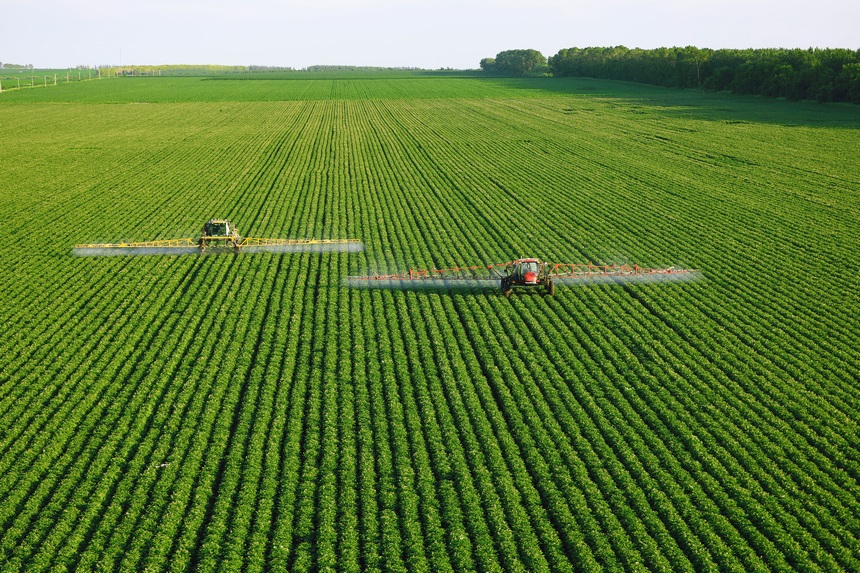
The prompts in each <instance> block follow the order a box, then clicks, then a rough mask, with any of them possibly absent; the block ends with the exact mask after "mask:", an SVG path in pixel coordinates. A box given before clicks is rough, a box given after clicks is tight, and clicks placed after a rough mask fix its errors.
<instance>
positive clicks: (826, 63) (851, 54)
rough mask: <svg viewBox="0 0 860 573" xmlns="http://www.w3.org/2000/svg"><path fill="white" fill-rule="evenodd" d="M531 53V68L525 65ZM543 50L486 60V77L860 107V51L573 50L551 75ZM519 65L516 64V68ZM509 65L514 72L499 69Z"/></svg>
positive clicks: (554, 64) (553, 65)
mask: <svg viewBox="0 0 860 573" xmlns="http://www.w3.org/2000/svg"><path fill="white" fill-rule="evenodd" d="M524 53H528V55H529V56H530V58H528V60H527V61H528V62H529V65H528V66H517V65H515V64H516V63H518V62H520V61H522V58H516V57H512V56H518V55H522V54H524ZM534 53H535V50H507V51H504V52H500V53H499V54H498V55H497V56H496V58H494V59H493V58H485V59H483V60H481V68H482V69H483V70H484V71H485V72H493V73H502V74H509V75H529V74H533V73H534V72H535V71H538V72H540V71H543V70H546V71H547V72H548V73H550V74H551V75H553V76H555V77H592V78H600V79H611V80H624V81H631V82H640V83H646V84H652V85H658V86H666V87H674V88H698V89H705V90H711V91H723V90H727V91H731V92H734V93H737V94H744V95H761V96H766V97H784V98H787V99H790V100H815V101H820V102H851V103H860V50H856V51H855V50H849V49H832V48H826V49H819V48H809V49H799V48H795V49H784V48H768V49H744V50H736V49H720V50H713V49H708V48H697V47H694V46H687V47H683V48H681V47H673V48H656V49H653V50H645V49H641V48H632V49H631V48H627V47H625V46H615V47H589V48H575V47H574V48H567V49H562V50H559V52H558V53H557V54H556V55H554V56H550V57H549V59H548V61H547V63H548V67H547V68H544V67H542V66H540V65H537V64H536V63H535V56H534ZM511 61H513V62H514V65H511V64H510V63H509V62H511ZM500 63H506V65H499V64H500Z"/></svg>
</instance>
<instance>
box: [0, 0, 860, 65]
mask: <svg viewBox="0 0 860 573" xmlns="http://www.w3.org/2000/svg"><path fill="white" fill-rule="evenodd" d="M618 45H624V46H627V47H628V48H634V47H639V48H658V47H661V46H691V45H692V46H698V47H700V48H714V49H717V48H779V47H781V48H809V47H818V48H850V49H852V50H857V49H860V1H858V0H816V1H814V2H813V1H811V0H802V1H800V0H642V1H635V0H603V1H601V0H590V1H585V0H519V1H517V0H438V1H434V0H352V1H349V0H0V62H9V63H14V64H33V65H34V66H35V67H37V68H67V67H75V66H78V65H89V66H102V65H156V64H225V65H263V66H285V67H293V68H297V69H300V68H304V67H307V66H311V65H317V64H329V65H365V66H385V67H418V68H426V69H439V68H455V69H469V68H477V67H478V65H479V62H480V60H481V58H485V57H494V56H495V55H496V54H497V53H498V52H501V51H503V50H510V49H521V48H530V49H535V50H539V51H540V52H541V53H543V54H544V55H545V56H551V55H554V54H556V53H557V52H558V51H559V50H560V49H563V48H570V47H574V46H575V47H580V48H582V47H587V46H618Z"/></svg>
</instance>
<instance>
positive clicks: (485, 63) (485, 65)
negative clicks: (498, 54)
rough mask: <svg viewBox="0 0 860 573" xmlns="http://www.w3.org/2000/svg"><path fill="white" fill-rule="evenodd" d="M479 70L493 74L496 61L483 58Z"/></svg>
mask: <svg viewBox="0 0 860 573" xmlns="http://www.w3.org/2000/svg"><path fill="white" fill-rule="evenodd" d="M481 70H483V71H485V72H495V71H496V59H495V58H483V59H482V60H481Z"/></svg>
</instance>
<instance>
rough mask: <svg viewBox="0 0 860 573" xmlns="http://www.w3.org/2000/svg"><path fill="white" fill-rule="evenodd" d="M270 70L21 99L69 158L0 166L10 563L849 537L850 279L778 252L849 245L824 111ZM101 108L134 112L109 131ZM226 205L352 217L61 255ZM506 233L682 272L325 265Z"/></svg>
mask: <svg viewBox="0 0 860 573" xmlns="http://www.w3.org/2000/svg"><path fill="white" fill-rule="evenodd" d="M414 81H419V80H414ZM422 81H423V80H422ZM93 83H96V82H93ZM168 83H169V82H168ZM198 83H199V84H206V83H207V82H197V83H195V86H196V87H194V89H198V88H199V85H198ZM208 83H211V84H219V85H220V86H221V87H219V89H223V85H221V84H220V82H208ZM228 83H229V82H228ZM234 83H242V82H234ZM170 85H173V84H170ZM225 85H226V84H225ZM243 85H246V86H247V87H244V88H243V89H246V90H251V91H249V92H247V94H246V95H247V96H248V97H249V98H250V97H251V96H255V95H260V92H255V91H253V90H254V89H255V88H254V82H249V83H248V84H243ZM401 87H402V86H401ZM289 88H290V89H291V90H294V91H295V90H298V91H300V92H301V91H302V90H315V91H314V93H310V92H307V93H305V92H302V93H303V94H304V95H303V96H302V98H304V99H310V100H314V101H304V102H285V103H266V102H253V103H248V104H247V105H238V104H236V103H235V102H227V101H225V102H222V103H211V102H210V103H197V104H194V103H181V104H169V105H167V104H165V105H159V106H151V107H152V108H153V109H149V110H147V109H145V108H146V107H147V106H138V107H137V108H134V107H133V106H118V107H117V109H103V107H104V106H103V107H102V108H100V110H99V114H101V116H100V115H99V114H95V113H93V112H92V110H91V109H90V108H87V107H86V106H84V108H83V109H84V110H85V111H86V113H88V114H90V115H88V116H87V117H88V118H89V121H91V123H92V125H91V126H90V127H89V128H85V125H86V122H80V121H76V120H75V119H73V118H71V117H66V116H64V115H63V113H62V112H59V111H57V110H49V113H48V119H49V120H50V121H54V120H55V119H58V118H59V119H62V120H63V121H65V122H67V124H66V127H65V128H64V131H63V134H64V135H63V137H61V138H58V139H57V140H56V141H55V142H54V143H51V142H50V141H49V138H48V137H47V134H48V133H49V132H50V130H49V129H48V128H47V127H46V125H44V124H42V123H40V122H39V121H38V120H37V119H35V118H30V119H29V120H28V121H29V125H31V126H32V127H33V128H34V130H35V131H33V132H32V133H29V134H28V135H27V136H26V137H25V138H24V139H25V140H26V141H25V142H22V145H23V144H25V143H26V144H33V143H34V142H40V141H41V142H42V144H44V145H47V146H48V150H49V151H48V152H47V153H49V154H50V153H53V154H55V155H56V156H57V157H59V158H62V159H63V160H65V161H66V162H67V163H68V165H69V168H68V171H66V172H63V173H59V174H57V175H55V177H56V180H54V181H50V182H49V183H48V184H46V190H43V191H40V196H39V197H40V200H39V201H30V202H27V201H24V200H22V199H21V198H22V197H24V196H25V195H26V193H25V191H24V190H23V189H22V188H21V187H16V188H15V189H13V190H12V191H11V192H10V194H9V195H8V196H6V197H4V198H2V199H0V200H2V201H3V204H4V205H9V206H10V210H9V211H8V213H9V214H10V215H14V217H15V219H16V220H17V221H18V222H17V223H16V224H15V226H14V235H15V236H16V237H18V238H19V241H18V243H17V244H16V245H14V246H13V248H12V249H11V250H10V251H8V252H6V253H4V254H0V257H3V259H4V263H8V264H4V265H3V268H4V270H3V273H4V275H5V276H6V277H7V278H12V280H9V281H7V282H8V283H9V285H10V286H9V288H8V289H6V290H5V291H4V292H2V293H0V304H2V305H3V310H4V319H3V320H4V326H5V327H6V330H7V331H8V332H9V336H7V337H6V338H5V339H4V340H3V342H2V348H0V350H2V351H3V357H4V358H3V361H2V362H0V374H2V380H4V381H3V382H2V383H0V412H2V414H0V424H2V426H3V428H4V430H3V432H2V433H0V502H2V503H0V531H2V535H0V562H2V563H3V565H4V566H5V567H6V568H9V569H16V568H17V569H26V570H31V571H41V570H46V569H52V568H56V567H57V566H63V567H67V568H77V569H79V570H84V569H96V568H102V569H108V570H116V569H133V568H139V569H153V570H168V569H169V570H176V571H183V570H203V571H218V570H238V569H245V570H248V571H260V570H266V569H276V568H277V569H287V570H308V569H316V570H326V571H334V570H343V571H359V570H368V571H382V570H385V571H479V570H480V571H580V570H583V571H600V570H614V571H622V570H624V571H628V570H639V571H645V570H648V571H678V570H701V571H792V570H797V569H803V570H807V571H850V570H856V569H858V568H860V563H858V561H857V557H856V555H858V553H860V522H858V520H857V517H856V516H857V515H858V514H860V512H858V510H860V497H858V492H857V488H856V481H857V479H858V476H859V475H860V454H858V451H857V448H856V444H855V443H853V441H852V439H851V436H852V435H854V434H856V433H857V430H858V427H857V422H856V412H857V406H858V401H860V396H858V391H857V388H856V385H855V384H854V370H855V368H854V366H853V365H854V364H856V363H857V361H858V360H860V355H858V351H857V348H858V346H857V345H854V344H853V342H856V333H857V332H858V329H857V322H856V318H854V314H852V311H853V310H856V303H857V301H856V296H854V294H856V293H854V294H852V293H853V291H852V289H853V287H854V286H856V285H855V284H854V282H855V281H853V279H852V277H851V276H850V275H848V274H845V273H830V274H821V273H817V272H813V267H814V266H815V265H812V264H811V263H810V261H809V260H808V258H806V257H801V256H798V253H800V254H808V253H807V252H806V250H807V249H818V250H819V252H820V256H821V258H822V259H821V260H822V261H823V262H826V263H828V264H834V263H835V262H836V261H839V260H842V261H844V262H845V264H847V265H848V268H851V265H852V264H853V263H856V262H857V261H856V253H852V252H851V251H850V249H849V248H848V247H846V245H848V244H850V241H849V240H848V239H849V238H850V232H849V231H848V230H846V227H847V224H848V223H850V221H851V220H852V219H851V218H852V217H856V214H857V213H856V207H854V206H853V204H852V203H851V202H850V201H849V202H848V203H847V205H848V207H847V209H846V210H845V211H844V212H842V213H836V212H833V210H832V209H831V208H830V207H828V206H827V205H826V203H827V202H829V201H833V200H836V199H838V198H840V197H841V196H842V195H843V194H845V193H847V192H849V191H850V190H851V189H852V188H853V187H854V185H855V183H857V182H858V181H857V179H858V175H857V173H856V172H854V171H852V168H851V167H850V166H845V165H843V164H842V163H840V162H839V161H838V160H837V159H833V160H830V159H828V157H829V156H828V155H827V154H826V153H824V152H822V151H810V153H814V154H815V155H816V161H817V162H818V163H819V165H818V166H816V165H815V164H814V163H813V162H807V160H805V159H802V157H803V153H801V152H802V151H803V150H804V149H807V148H808V146H809V144H810V142H820V140H819V139H817V138H816V137H814V134H812V133H809V132H808V131H804V130H802V129H798V130H794V131H792V130H789V129H787V128H783V127H782V126H779V125H773V126H769V125H766V124H761V125H756V126H749V125H728V124H724V123H720V122H708V121H704V120H701V119H696V118H689V117H684V116H674V115H670V114H667V113H665V111H664V110H661V109H660V107H659V106H650V105H648V104H647V102H646V103H642V102H639V103H638V104H636V105H634V104H633V103H630V105H624V106H620V105H619V102H617V101H613V100H612V99H611V98H608V99H605V100H604V99H600V98H596V97H593V98H586V97H582V96H547V97H543V98H539V97H529V98H510V97H507V98H501V97H499V98H496V99H490V98H487V97H484V98H481V99H472V98H468V99H462V100H451V99H431V98H429V97H428V98H426V99H425V98H421V99H417V98H401V97H400V96H396V95H395V96H392V95H391V94H392V93H395V92H396V90H397V89H398V88H397V86H386V85H382V84H372V83H371V82H365V83H362V82H354V83H350V84H346V83H344V84H338V83H337V82H331V83H327V82H320V83H319V85H316V84H315V85H313V86H309V85H307V86H303V85H299V84H296V85H291V86H289ZM88 89H89V88H88ZM271 89H274V88H271ZM410 89H412V88H410ZM437 89H438V90H443V91H444V90H445V89H448V88H447V87H446V86H441V85H440V86H437ZM499 89H502V88H501V87H500V88H499ZM320 90H322V91H320ZM338 90H341V91H338ZM343 90H347V92H349V93H346V92H343ZM380 90H381V91H380ZM317 92H319V93H317ZM322 92H326V93H329V94H330V95H326V96H325V97H323V96H321V95H320V93H322ZM383 92H385V93H386V94H388V96H389V97H376V96H374V93H379V94H381V93H383ZM430 93H431V92H428V94H430ZM500 93H501V92H500ZM505 93H506V94H507V92H505ZM331 94H333V95H331ZM485 95H487V94H485ZM507 95H510V94H507ZM177 97H180V99H181V98H186V97H191V98H193V97H194V96H193V94H190V92H189V93H185V94H179V95H178V96H177ZM243 97H244V96H243ZM268 97H270V95H266V94H262V95H260V98H261V99H266V98H268ZM329 97H331V98H333V99H332V100H331V101H323V100H324V99H328V98H329ZM302 98H298V97H297V98H296V99H302ZM70 105H75V104H70ZM564 110H569V111H564ZM631 110H632V111H637V112H639V113H632V112H631ZM192 112H197V114H196V115H195V113H192ZM102 116H103V117H102ZM120 120H125V121H126V123H125V125H128V123H127V121H128V120H148V121H149V122H152V123H149V124H146V125H144V124H142V123H141V124H138V126H137V127H136V128H135V129H137V131H138V132H139V133H138V138H137V139H135V138H131V137H128V138H127V140H123V137H122V135H123V133H124V130H120V129H116V128H111V126H112V125H114V124H116V122H118V121H120ZM46 121H47V120H46ZM156 122H157V124H158V125H159V128H158V129H155V128H154V127H152V126H153V125H155V124H156ZM39 129H41V130H42V132H40V131H39ZM821 129H823V128H821ZM74 130H79V131H80V133H79V134H78V135H73V134H72V133H71V132H72V131H74ZM831 132H832V130H828V133H831ZM776 133H778V134H779V136H780V137H779V138H778V140H779V141H780V142H781V144H780V145H781V147H784V148H785V149H786V157H785V159H784V160H779V159H778V158H777V159H775V160H773V161H772V162H770V163H768V164H765V162H764V159H765V158H766V157H769V156H778V154H777V153H776V150H775V149H774V147H773V145H772V144H769V143H768V141H769V140H770V139H772V138H773V135H774V134H776ZM658 136H659V137H658ZM832 136H833V137H834V138H835V139H836V140H837V141H843V140H844V138H849V139H850V138H851V137H856V136H853V135H851V134H850V133H849V134H845V133H842V132H839V133H832ZM40 137H42V138H43V139H42V140H40V139H39V138H40ZM75 138H77V142H75V141H73V140H74V139H75ZM100 138H101V139H103V140H104V141H106V142H110V148H109V149H108V148H102V149H95V150H92V151H93V154H92V157H90V158H89V159H87V158H86V157H84V158H82V157H81V154H80V153H79V151H80V150H79V149H74V150H73V149H69V148H70V147H88V146H96V144H97V143H98V141H99V140H100ZM750 138H753V139H755V140H756V141H757V142H758V147H755V146H749V145H748V144H747V143H746V142H748V141H749V140H750ZM159 142H161V144H159ZM822 145H824V146H825V147H826V146H827V145H828V144H826V143H822ZM106 147H107V146H106ZM759 147H763V149H759ZM15 149H17V148H10V149H9V150H7V151H5V152H0V153H6V154H7V156H8V157H10V158H11V157H13V156H15V154H16V153H17V151H15ZM792 165H798V166H803V167H804V168H805V169H818V170H819V171H820V172H821V173H824V174H825V177H824V178H823V179H822V180H821V181H820V182H819V183H816V181H815V178H812V177H808V176H807V175H803V174H799V173H798V172H797V171H796V170H795V169H793V168H792ZM27 169H30V170H32V171H34V172H36V173H38V174H43V175H44V174H45V173H46V171H45V169H46V168H45V166H44V165H41V164H38V163H30V164H28V167H27ZM804 173H807V172H804ZM792 185H794V188H792V189H793V190H791V191H785V190H784V189H786V188H790V187H792ZM84 199H85V200H84ZM812 199H815V200H816V201H819V200H820V201H821V202H816V201H812ZM809 213H814V214H815V215H816V216H820V217H823V218H825V219H826V220H827V221H829V222H830V227H828V230H821V229H819V228H817V227H816V226H815V225H812V224H810V223H809V222H808V221H807V220H806V217H807V216H808V214H809ZM221 215H223V216H228V217H231V218H232V219H233V220H234V221H235V222H236V223H237V224H238V225H239V227H240V230H241V231H242V232H243V233H245V234H253V235H255V236H280V237H286V238H298V237H313V236H316V237H324V238H328V237H344V238H347V237H350V238H351V237H356V238H360V239H361V240H363V241H364V243H365V245H366V248H367V250H366V251H365V252H364V253H357V254H338V253H332V254H311V253H305V254H289V255H283V256H273V255H270V254H261V255H248V256H239V257H232V256H227V257H220V256H204V257H165V258H155V257H129V258H94V259H78V258H73V257H71V256H68V249H69V247H70V246H71V244H73V243H74V242H77V241H83V240H87V241H98V240H144V239H153V238H168V237H170V236H174V235H175V236H193V234H194V233H195V232H196V231H197V229H198V227H199V226H200V224H201V223H202V221H204V220H206V219H207V218H208V217H212V216H221ZM47 226H50V228H51V230H52V237H56V238H52V239H51V240H49V241H48V244H47V245H41V248H42V250H41V251H40V252H41V253H42V254H39V255H37V256H33V255H32V254H31V253H32V252H33V249H34V248H36V247H37V246H38V243H39V241H40V240H41V239H39V234H38V231H39V229H41V228H44V227H47ZM519 255H536V256H540V257H542V258H547V259H550V260H555V261H557V262H586V261H588V260H594V261H595V262H612V261H613V260H614V258H615V257H618V258H619V262H640V263H642V264H648V265H654V266H664V265H670V264H683V265H685V266H697V267H701V268H702V269H703V271H704V277H705V278H704V279H703V280H701V281H698V282H692V283H685V284H676V285H629V286H623V287H620V286H609V285H601V286H593V287H569V288H560V289H559V291H558V296H557V297H555V298H548V297H543V296H540V295H537V294H535V293H533V292H528V291H523V292H518V293H517V294H516V295H515V296H513V297H512V298H511V299H510V300H508V299H505V298H504V297H501V296H498V295H497V294H496V293H494V292H493V291H491V290H489V291H488V290H482V289H473V290H462V291H457V290H452V291H447V290H432V289H430V290H427V291H408V292H396V291H387V290H373V289H367V290H364V289H362V290H352V289H348V288H344V287H343V286H342V280H343V278H344V277H345V276H347V275H350V274H365V273H367V272H379V273H385V272H397V271H403V270H405V269H407V268H409V267H426V268H431V267H446V266H451V265H461V264H480V263H482V262H488V263H490V262H498V261H502V260H510V258H512V257H515V256H519ZM852 296H853V297H854V298H851V297H852ZM45 300H50V301H51V304H49V305H46V304H45V303H44V301H45ZM836 309H838V311H839V312H834V310H836Z"/></svg>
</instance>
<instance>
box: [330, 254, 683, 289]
mask: <svg viewBox="0 0 860 573" xmlns="http://www.w3.org/2000/svg"><path fill="white" fill-rule="evenodd" d="M698 275H699V271H698V270H694V269H676V268H675V267H667V268H650V267H640V266H639V265H618V264H612V265H595V264H593V263H588V264H582V263H572V264H571V263H548V262H545V261H541V260H540V259H537V258H521V259H515V260H513V261H510V262H507V263H501V264H491V265H479V266H473V267H452V268H447V269H431V270H416V269H410V270H409V272H408V273H403V274H389V275H367V276H352V277H348V278H347V283H348V284H349V285H350V286H353V287H359V288H360V287H365V288H400V289H412V288H422V287H428V286H430V287H432V286H437V287H442V288H449V287H458V286H465V287H481V286H496V285H497V286H498V287H499V288H500V289H501V292H502V294H503V295H505V297H510V296H511V292H513V290H514V287H518V288H519V287H522V288H526V289H537V290H540V291H542V292H543V293H544V294H547V295H549V296H555V288H556V285H557V284H570V285H575V284H596V283H597V284H599V283H609V284H611V283H635V282H679V281H688V280H692V279H694V278H696V277H697V276H698Z"/></svg>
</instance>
